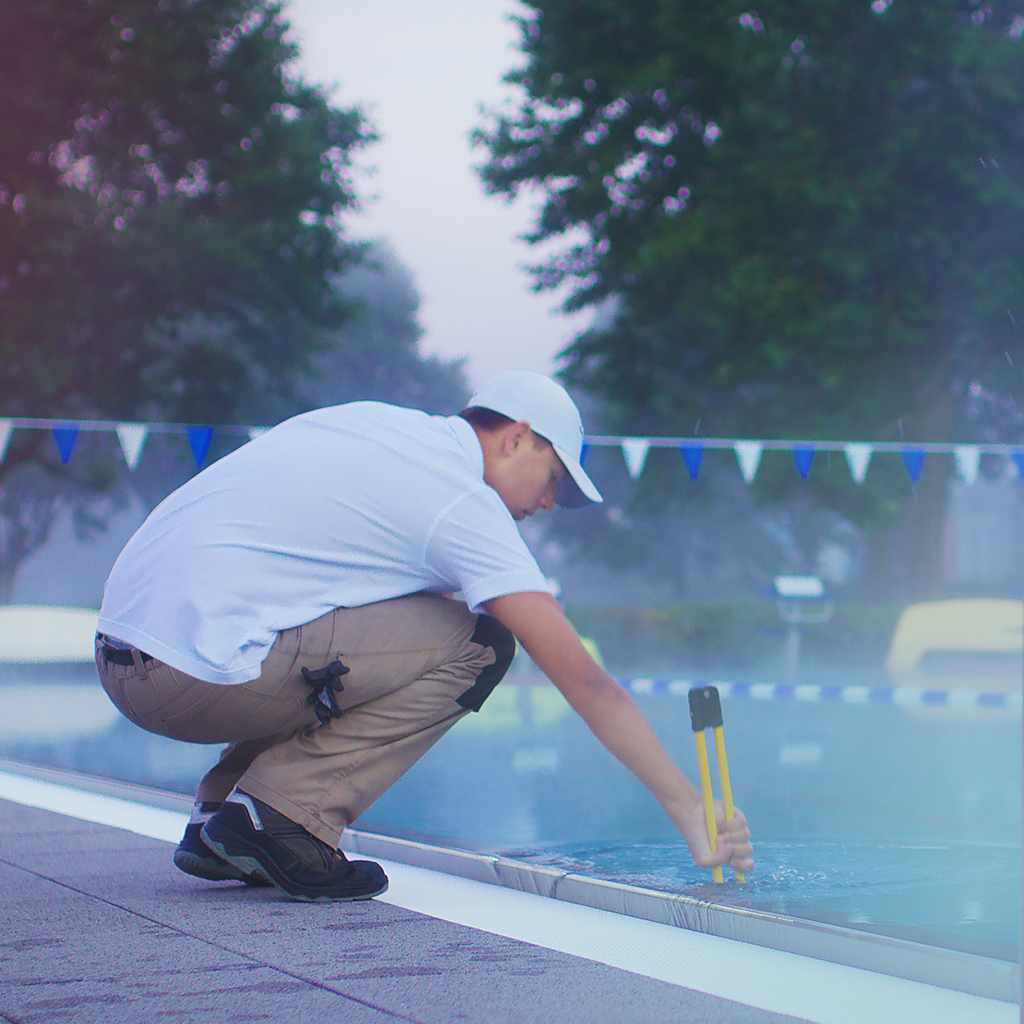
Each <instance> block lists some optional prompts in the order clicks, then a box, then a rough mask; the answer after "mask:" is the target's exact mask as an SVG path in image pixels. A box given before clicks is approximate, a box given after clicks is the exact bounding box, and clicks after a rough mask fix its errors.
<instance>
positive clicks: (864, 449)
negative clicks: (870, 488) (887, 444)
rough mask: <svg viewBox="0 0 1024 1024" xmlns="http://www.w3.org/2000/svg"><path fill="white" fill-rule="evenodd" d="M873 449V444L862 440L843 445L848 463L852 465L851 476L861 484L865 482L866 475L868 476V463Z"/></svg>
mask: <svg viewBox="0 0 1024 1024" xmlns="http://www.w3.org/2000/svg"><path fill="white" fill-rule="evenodd" d="M873 451H874V449H873V448H872V447H871V445H869V444H864V443H862V442H854V443H853V444H848V445H844V446H843V453H844V454H845V455H846V464H847V465H848V466H849V467H850V476H852V477H853V479H854V480H855V481H856V482H857V483H859V484H862V483H864V477H865V476H867V472H868V463H870V462H871V455H872V453H873Z"/></svg>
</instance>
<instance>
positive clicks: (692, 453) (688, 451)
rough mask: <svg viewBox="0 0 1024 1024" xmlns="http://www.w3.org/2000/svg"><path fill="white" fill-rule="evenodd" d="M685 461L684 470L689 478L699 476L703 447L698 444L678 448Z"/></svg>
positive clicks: (692, 478) (693, 478) (694, 478)
mask: <svg viewBox="0 0 1024 1024" xmlns="http://www.w3.org/2000/svg"><path fill="white" fill-rule="evenodd" d="M679 450H680V452H681V453H682V456H683V462H684V463H686V472H687V473H689V474H690V479H691V480H696V479H697V477H698V476H700V464H701V462H702V461H703V460H704V447H703V446H702V445H698V444H688V445H683V447H682V448H680V449H679Z"/></svg>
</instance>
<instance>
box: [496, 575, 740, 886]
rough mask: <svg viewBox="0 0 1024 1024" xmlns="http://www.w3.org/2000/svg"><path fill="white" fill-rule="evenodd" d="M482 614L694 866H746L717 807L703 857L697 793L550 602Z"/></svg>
mask: <svg viewBox="0 0 1024 1024" xmlns="http://www.w3.org/2000/svg"><path fill="white" fill-rule="evenodd" d="M485 607H486V609H487V611H488V612H490V614H491V615H493V616H494V617H495V618H496V619H498V620H499V621H500V622H501V623H503V624H504V625H505V626H507V627H508V628H509V629H510V630H511V631H512V633H513V634H514V635H515V636H516V638H517V639H518V640H519V642H520V643H521V644H522V645H523V647H525V648H526V651H527V653H528V654H529V655H530V657H531V658H533V660H534V661H535V662H536V663H537V666H538V667H539V668H540V669H541V671H543V672H544V673H545V675H547V677H548V678H549V679H550V680H551V681H552V682H553V683H554V684H555V686H557V687H558V689H559V690H560V691H561V692H562V695H563V696H564V697H565V699H566V700H567V701H568V702H569V703H570V704H571V705H572V707H573V708H574V709H575V710H576V711H577V712H578V713H579V715H580V716H581V717H582V718H583V720H584V721H585V722H586V723H587V725H588V726H589V727H590V729H591V731H592V732H593V733H594V735H595V736H596V737H597V738H598V739H599V740H600V741H601V742H602V743H603V744H604V745H605V746H606V747H607V748H608V750H610V751H611V752H612V753H613V754H614V755H615V756H616V757H617V758H618V759H619V760H620V761H621V762H622V763H623V764H624V765H625V766H626V767H627V768H628V769H629V770H630V771H631V772H633V774H634V775H636V777H637V778H638V779H640V781H641V782H642V783H643V784H644V785H645V786H646V787H647V788H648V789H649V790H650V791H651V793H652V794H654V796H655V797H656V799H657V800H658V802H659V803H660V804H661V806H662V807H663V808H664V809H665V813H666V814H668V816H669V818H670V819H671V820H672V822H673V824H674V825H675V826H676V828H678V829H679V831H680V832H681V833H682V835H683V838H684V839H685V840H686V844H687V846H689V848H690V852H691V853H692V854H693V859H694V860H695V861H696V862H697V864H699V865H700V866H701V867H712V866H713V865H716V864H726V863H728V864H731V865H732V866H733V867H734V868H736V869H737V870H739V871H749V870H750V869H751V868H752V867H753V866H754V862H753V861H752V860H751V859H750V855H751V853H752V852H753V847H752V845H751V843H750V831H749V829H748V828H747V823H746V819H745V818H744V817H743V814H742V812H741V811H738V810H737V811H736V816H735V817H734V818H733V819H732V820H731V821H729V822H728V823H725V820H724V814H723V812H722V809H721V805H720V804H718V805H717V806H716V812H717V816H718V840H717V842H718V852H717V853H716V854H713V853H712V852H711V847H710V845H709V843H708V838H707V832H706V828H705V824H704V811H703V805H702V802H701V795H700V793H699V792H698V791H697V790H696V789H695V788H694V787H693V786H692V785H691V784H690V781H689V780H688V779H687V778H686V776H685V775H683V773H682V772H681V771H680V770H679V769H678V767H676V764H675V762H674V761H673V760H672V759H671V758H670V757H669V756H668V753H667V751H666V750H665V748H664V747H663V746H662V745H661V742H660V741H659V740H658V738H657V736H656V735H655V734H654V730H653V729H652V728H651V726H650V724H649V723H648V722H647V719H646V718H644V716H643V714H642V713H641V711H640V709H639V708H638V707H637V706H636V704H634V703H633V700H632V698H631V697H630V696H629V694H627V693H626V692H625V690H623V689H622V687H621V686H619V685H618V683H616V682H615V680H614V679H612V678H611V676H609V675H608V674H607V673H606V672H605V671H604V670H603V669H602V668H600V667H599V666H598V664H597V663H596V662H595V661H594V659H593V658H592V657H591V656H590V655H589V654H588V653H587V650H586V648H585V647H584V646H583V643H582V641H581V640H580V638H579V635H578V634H577V633H576V630H575V629H573V627H572V624H571V623H570V622H569V620H568V619H567V618H566V617H565V615H564V614H563V613H562V609H561V608H559V606H558V602H557V601H556V600H555V599H554V598H553V597H552V596H551V595H550V594H543V593H521V594H507V595H506V596H504V597H496V598H494V599H493V600H491V601H488V602H486V604H485Z"/></svg>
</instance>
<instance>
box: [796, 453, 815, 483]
mask: <svg viewBox="0 0 1024 1024" xmlns="http://www.w3.org/2000/svg"><path fill="white" fill-rule="evenodd" d="M812 462H814V449H813V448H794V449H793V464H794V465H795V466H796V471H797V472H798V473H799V474H800V479H801V480H806V479H807V477H808V476H809V475H810V472H811V463H812Z"/></svg>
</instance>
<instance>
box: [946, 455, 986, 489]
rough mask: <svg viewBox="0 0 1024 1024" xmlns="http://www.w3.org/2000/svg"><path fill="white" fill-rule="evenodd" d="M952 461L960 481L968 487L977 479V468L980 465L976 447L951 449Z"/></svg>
mask: <svg viewBox="0 0 1024 1024" xmlns="http://www.w3.org/2000/svg"><path fill="white" fill-rule="evenodd" d="M953 460H954V461H955V462H956V469H957V472H958V473H959V474H960V479H961V480H963V482H964V483H965V484H967V486H968V487H970V486H971V485H972V484H974V483H975V482H976V481H977V479H978V467H979V466H980V465H981V452H980V451H979V450H978V446H977V445H973V444H967V445H959V446H958V447H956V448H954V449H953Z"/></svg>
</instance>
